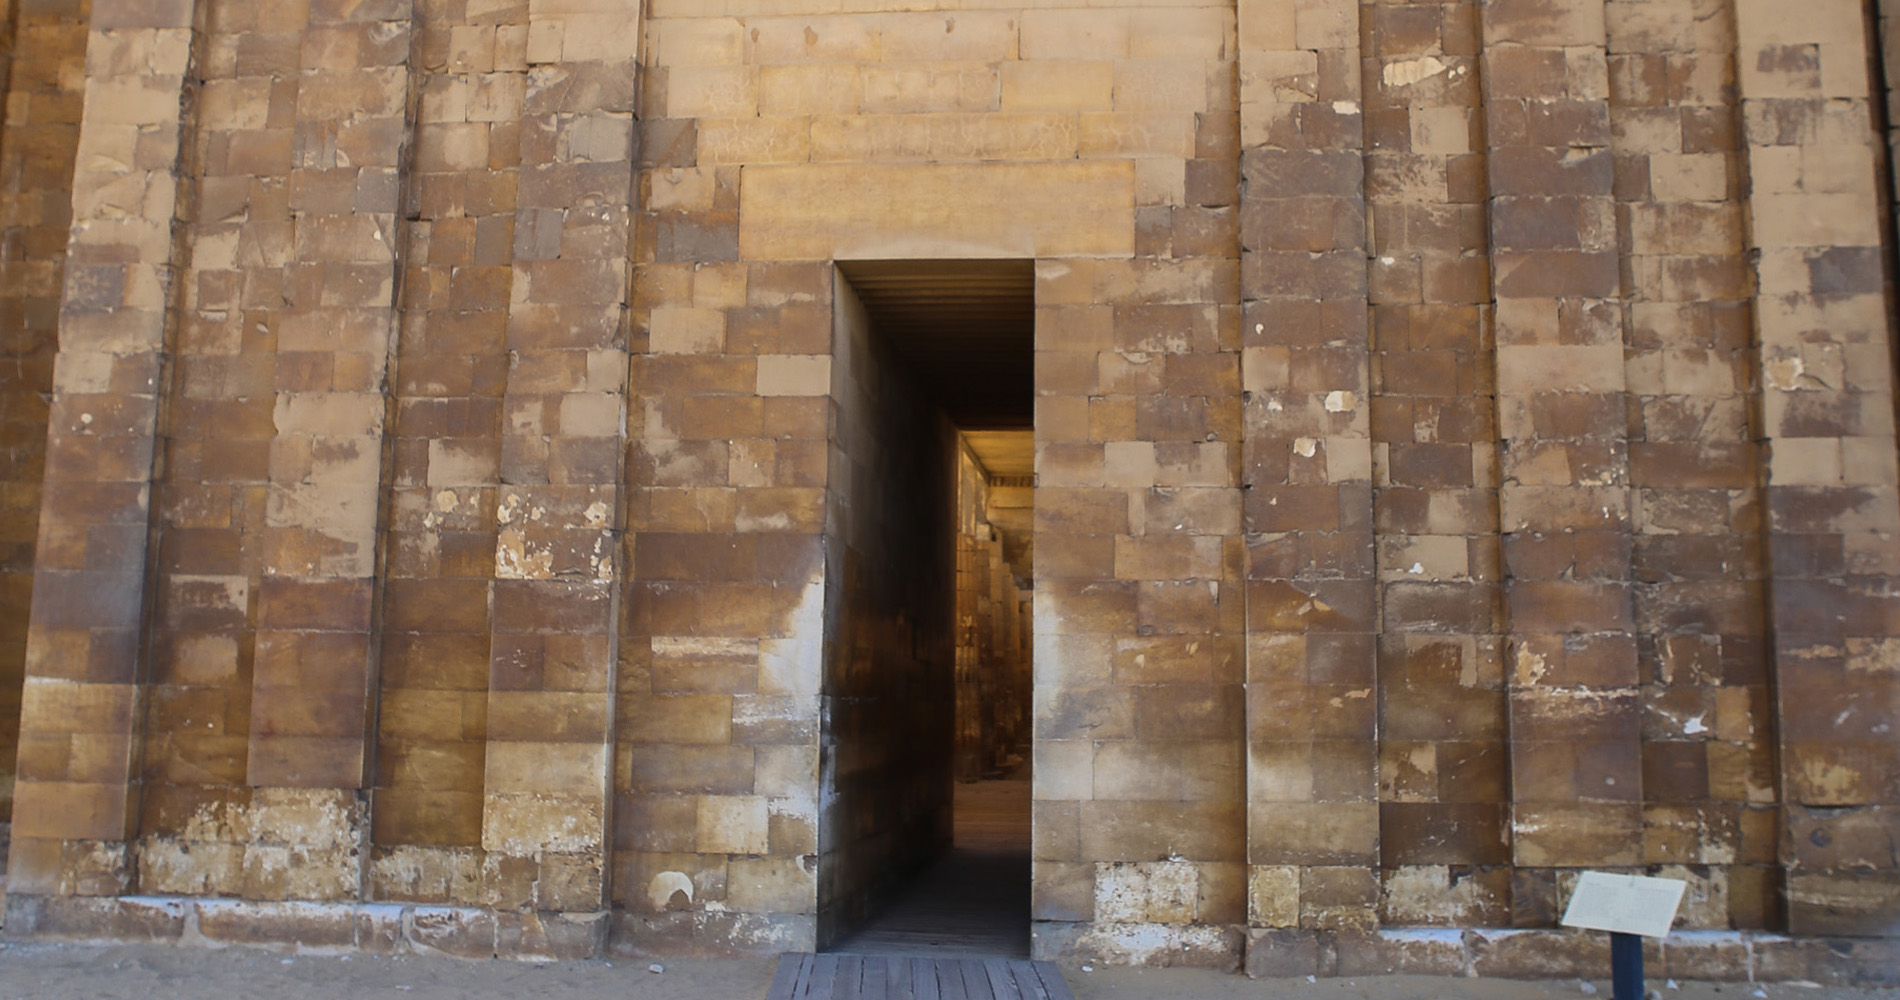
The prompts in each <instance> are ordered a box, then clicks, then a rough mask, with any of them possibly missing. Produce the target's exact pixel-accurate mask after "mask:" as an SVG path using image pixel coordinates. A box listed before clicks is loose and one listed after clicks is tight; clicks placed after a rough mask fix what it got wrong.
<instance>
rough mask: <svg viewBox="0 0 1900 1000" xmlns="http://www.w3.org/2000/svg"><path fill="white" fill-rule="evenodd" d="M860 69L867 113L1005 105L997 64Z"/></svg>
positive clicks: (985, 108) (912, 65) (985, 109)
mask: <svg viewBox="0 0 1900 1000" xmlns="http://www.w3.org/2000/svg"><path fill="white" fill-rule="evenodd" d="M1007 65H1018V64H1016V63H1010V64H1007ZM859 69H860V72H861V74H862V78H863V88H864V94H863V106H862V110H863V111H864V112H865V113H866V114H905V113H914V112H920V111H946V112H948V111H995V110H997V109H998V108H999V107H1000V106H1001V97H1000V95H1001V83H1000V73H999V68H998V67H997V66H996V65H994V64H988V63H916V64H890V63H885V64H882V65H877V66H864V67H860V68H859Z"/></svg>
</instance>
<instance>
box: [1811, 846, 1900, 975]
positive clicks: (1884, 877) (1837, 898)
mask: <svg viewBox="0 0 1900 1000" xmlns="http://www.w3.org/2000/svg"><path fill="white" fill-rule="evenodd" d="M1787 907H1788V930H1789V932H1790V933H1793V934H1800V935H1839V936H1842V937H1891V936H1892V933H1893V929H1894V926H1895V923H1896V918H1900V875H1896V874H1895V873H1894V872H1893V871H1892V869H1886V870H1875V871H1871V872H1870V871H1865V870H1860V871H1816V872H1802V871H1794V872H1791V873H1790V874H1789V876H1788V899H1787ZM1883 978H1887V977H1883Z"/></svg>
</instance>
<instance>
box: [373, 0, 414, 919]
mask: <svg viewBox="0 0 1900 1000" xmlns="http://www.w3.org/2000/svg"><path fill="white" fill-rule="evenodd" d="M427 9H428V6H427V3H426V0H411V3H410V7H409V54H408V57H407V59H406V61H405V64H404V65H405V68H406V70H407V72H405V73H404V74H403V81H404V83H405V85H406V86H407V87H408V93H407V94H406V95H405V96H404V98H403V123H402V140H401V142H402V146H401V152H400V153H399V154H398V155H397V157H396V162H397V167H396V211H395V232H394V233H393V234H391V246H390V258H391V260H390V267H391V270H392V272H393V274H392V277H391V292H390V303H391V308H390V318H389V340H388V349H387V351H386V352H385V354H384V359H383V384H382V390H383V433H382V449H383V450H382V457H381V459H380V461H379V463H378V465H377V470H378V471H377V489H376V531H375V535H374V537H375V539H376V555H375V561H374V565H375V567H376V569H375V575H374V577H373V578H372V582H371V585H370V602H369V607H370V622H369V671H368V674H369V676H368V681H367V688H368V691H369V697H368V699H367V701H366V703H365V705H364V710H365V713H364V714H365V718H364V721H363V733H364V740H363V744H364V746H363V781H362V791H361V792H360V793H359V795H358V800H359V801H360V802H361V803H362V805H361V808H362V811H363V821H362V823H361V824H360V825H359V827H358V829H357V850H358V851H359V852H360V856H361V863H360V864H358V865H357V869H356V898H357V899H358V900H360V901H362V902H370V901H372V900H373V899H374V898H375V893H374V890H373V886H372V881H373V878H372V873H373V872H372V870H373V868H374V864H375V849H376V834H375V830H376V799H377V795H376V784H377V775H378V770H379V768H380V766H381V763H382V748H383V741H382V711H383V646H384V642H385V638H384V628H385V621H386V618H387V613H388V600H389V549H390V537H389V536H390V532H391V530H392V529H393V527H394V525H395V505H396V450H397V448H398V446H399V445H400V443H401V440H402V438H401V427H400V425H399V423H398V417H399V415H400V413H399V411H400V409H401V406H400V402H401V401H400V386H401V381H400V379H401V375H402V368H401V360H402V358H401V356H402V332H403V324H404V319H405V318H406V316H407V312H408V310H407V308H406V303H407V301H408V278H409V263H410V258H411V256H412V254H413V251H414V249H415V247H414V243H413V240H414V229H415V225H416V223H417V222H418V221H419V218H420V211H419V209H418V207H417V206H416V194H417V192H416V187H415V185H416V177H415V175H416V130H417V128H418V127H419V125H420V124H421V120H422V87H423V83H424V81H425V79H426V77H425V74H424V72H423V68H424V59H423V54H424V49H423V40H422V34H423V32H422V29H423V28H424V26H425V25H424V18H425V17H426V16H427V14H426V11H427Z"/></svg>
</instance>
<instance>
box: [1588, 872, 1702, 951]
mask: <svg viewBox="0 0 1900 1000" xmlns="http://www.w3.org/2000/svg"><path fill="white" fill-rule="evenodd" d="M1687 888H1689V883H1687V882H1684V881H1683V880H1681V879H1679V878H1649V877H1646V876H1643V875H1611V874H1609V873H1608V872H1584V873H1583V877H1582V878H1580V879H1578V880H1577V891H1576V892H1575V893H1574V894H1572V895H1571V897H1570V906H1569V907H1568V908H1566V909H1565V910H1564V919H1563V925H1564V926H1565V927H1583V928H1587V929H1589V930H1593V931H1616V932H1618V933H1622V934H1641V935H1643V936H1644V937H1656V938H1659V937H1662V936H1664V935H1666V934H1668V933H1669V926H1670V925H1671V924H1673V923H1675V922H1676V908H1677V907H1678V906H1681V905H1682V893H1683V890H1685V889H1687Z"/></svg>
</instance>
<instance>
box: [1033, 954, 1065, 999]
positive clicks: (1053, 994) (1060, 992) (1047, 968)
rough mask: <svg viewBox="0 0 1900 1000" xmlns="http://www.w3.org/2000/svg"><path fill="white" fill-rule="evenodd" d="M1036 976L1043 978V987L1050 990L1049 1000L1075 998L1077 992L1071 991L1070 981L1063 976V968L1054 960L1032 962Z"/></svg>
mask: <svg viewBox="0 0 1900 1000" xmlns="http://www.w3.org/2000/svg"><path fill="white" fill-rule="evenodd" d="M1032 964H1033V966H1034V968H1035V970H1036V978H1037V979H1040V980H1042V988H1043V989H1045V990H1047V991H1049V1000H1075V994H1073V993H1070V992H1069V983H1068V981H1067V980H1065V979H1063V978H1062V970H1061V969H1058V968H1056V967H1055V964H1054V963H1052V962H1035V963H1032Z"/></svg>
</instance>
